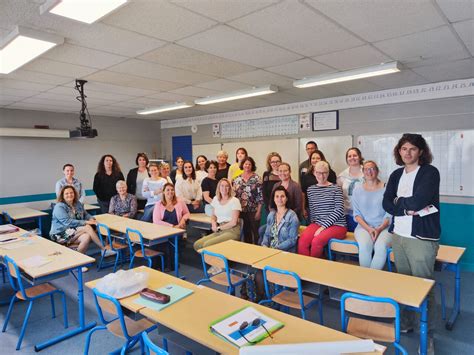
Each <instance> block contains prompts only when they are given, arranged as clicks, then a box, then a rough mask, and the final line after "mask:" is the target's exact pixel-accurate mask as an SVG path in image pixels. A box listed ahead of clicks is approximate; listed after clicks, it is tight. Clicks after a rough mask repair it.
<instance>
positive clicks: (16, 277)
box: [4, 256, 29, 300]
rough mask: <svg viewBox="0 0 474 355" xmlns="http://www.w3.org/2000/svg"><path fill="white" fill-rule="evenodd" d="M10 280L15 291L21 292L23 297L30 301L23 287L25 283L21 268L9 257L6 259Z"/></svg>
mask: <svg viewBox="0 0 474 355" xmlns="http://www.w3.org/2000/svg"><path fill="white" fill-rule="evenodd" d="M4 260H5V264H6V269H7V275H8V280H9V281H10V285H11V286H12V288H13V290H15V291H16V292H18V291H20V292H21V295H22V296H23V298H24V299H25V300H28V299H29V298H28V296H27V295H26V292H25V288H24V286H23V282H22V280H21V273H20V268H19V267H18V265H17V264H16V263H15V261H14V260H13V259H12V258H10V257H9V256H5V257H4Z"/></svg>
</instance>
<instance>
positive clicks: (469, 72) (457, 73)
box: [413, 59, 474, 82]
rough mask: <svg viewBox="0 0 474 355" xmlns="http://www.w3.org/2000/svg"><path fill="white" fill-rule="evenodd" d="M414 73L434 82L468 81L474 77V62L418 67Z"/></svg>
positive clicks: (470, 60)
mask: <svg viewBox="0 0 474 355" xmlns="http://www.w3.org/2000/svg"><path fill="white" fill-rule="evenodd" d="M413 71H414V72H416V73H418V74H420V75H422V76H424V77H425V78H427V79H429V80H431V81H433V82H436V81H443V80H455V79H467V78H472V77H473V76H474V60H473V59H463V60H458V61H455V62H450V63H443V64H440V65H431V66H425V67H418V68H414V69H413Z"/></svg>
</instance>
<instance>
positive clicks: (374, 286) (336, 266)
mask: <svg viewBox="0 0 474 355" xmlns="http://www.w3.org/2000/svg"><path fill="white" fill-rule="evenodd" d="M267 265H268V266H272V267H275V268H279V269H283V270H289V271H294V272H296V273H297V274H298V275H299V277H300V278H301V279H303V280H305V281H309V282H312V283H317V284H322V285H326V286H330V287H335V288H339V289H342V290H346V291H350V292H355V293H359V294H363V295H368V296H376V297H389V298H392V299H394V300H395V301H396V302H398V303H400V304H404V305H406V306H410V307H411V308H413V309H415V310H417V311H419V312H420V313H421V320H420V349H421V353H422V354H426V349H427V347H426V346H427V338H428V325H427V319H428V314H427V304H428V301H427V296H428V293H429V291H430V290H431V288H432V287H433V285H434V281H433V280H428V279H422V278H418V277H413V276H407V275H402V274H397V273H393V272H388V271H381V270H375V269H370V268H362V267H360V266H358V265H349V264H345V263H338V262H334V261H329V260H324V259H317V258H313V257H309V256H304V255H298V254H294V253H287V252H282V253H279V254H275V255H273V256H271V257H270V258H267V259H264V260H262V261H260V262H258V263H256V264H254V265H253V267H255V268H257V269H263V268H264V267H265V266H267Z"/></svg>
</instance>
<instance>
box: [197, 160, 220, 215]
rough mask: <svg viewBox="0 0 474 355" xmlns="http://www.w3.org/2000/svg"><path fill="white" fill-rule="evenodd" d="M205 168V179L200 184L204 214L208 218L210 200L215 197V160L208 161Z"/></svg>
mask: <svg viewBox="0 0 474 355" xmlns="http://www.w3.org/2000/svg"><path fill="white" fill-rule="evenodd" d="M206 166H207V177H205V178H204V180H202V182H201V190H202V198H203V200H204V212H206V214H207V215H208V216H211V215H212V206H211V203H212V200H213V199H214V196H216V190H217V183H218V182H219V181H217V179H216V173H217V162H216V161H215V160H210V161H208V162H207V164H206Z"/></svg>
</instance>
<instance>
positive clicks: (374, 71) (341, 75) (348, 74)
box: [293, 62, 400, 88]
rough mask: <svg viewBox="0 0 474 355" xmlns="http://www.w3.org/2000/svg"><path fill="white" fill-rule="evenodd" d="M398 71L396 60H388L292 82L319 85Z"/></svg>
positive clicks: (303, 84) (305, 85)
mask: <svg viewBox="0 0 474 355" xmlns="http://www.w3.org/2000/svg"><path fill="white" fill-rule="evenodd" d="M399 71H400V68H399V67H398V62H390V63H385V64H380V65H374V66H371V67H365V68H358V69H352V70H346V71H341V72H338V73H331V74H323V75H317V76H313V77H310V78H304V79H301V80H296V81H294V82H293V86H294V87H297V88H309V87H311V86H320V85H327V84H334V83H340V82H342V81H349V80H356V79H363V78H370V77H372V76H378V75H385V74H391V73H397V72H399Z"/></svg>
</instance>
